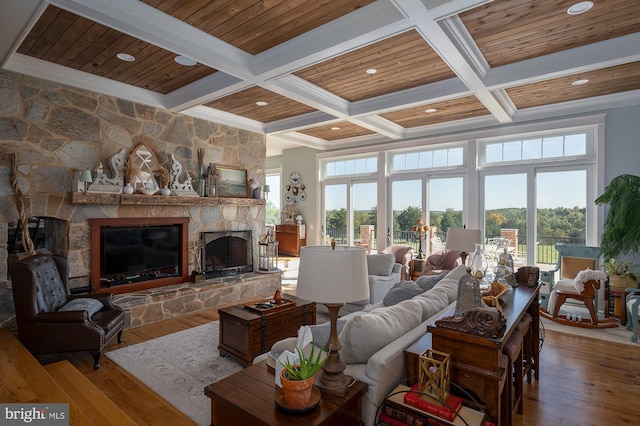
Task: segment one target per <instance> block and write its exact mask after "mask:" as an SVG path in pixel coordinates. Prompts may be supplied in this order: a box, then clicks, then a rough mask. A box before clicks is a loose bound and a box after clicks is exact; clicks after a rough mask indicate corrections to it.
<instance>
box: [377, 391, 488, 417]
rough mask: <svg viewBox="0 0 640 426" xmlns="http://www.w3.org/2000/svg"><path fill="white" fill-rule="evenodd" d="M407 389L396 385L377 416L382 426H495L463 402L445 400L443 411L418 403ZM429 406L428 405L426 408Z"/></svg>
mask: <svg viewBox="0 0 640 426" xmlns="http://www.w3.org/2000/svg"><path fill="white" fill-rule="evenodd" d="M412 389H413V390H417V387H414V388H409V387H407V386H404V385H398V386H397V387H396V388H395V389H394V390H393V392H392V393H391V395H390V396H389V397H387V399H386V400H385V402H384V406H383V407H382V411H381V413H380V423H379V424H380V425H382V426H429V425H433V426H447V425H455V426H457V425H460V426H463V425H465V426H494V425H493V423H491V422H490V421H488V420H487V419H486V417H485V415H484V413H482V412H480V411H476V410H474V409H472V408H469V407H465V406H463V405H462V399H461V398H458V397H456V396H453V399H449V398H448V399H447V401H446V403H447V404H446V405H449V406H450V407H451V408H452V409H453V410H452V409H449V408H446V406H444V405H443V404H437V403H436V402H435V401H425V400H424V399H421V400H420V401H418V399H419V398H418V397H419V394H417V393H416V392H411V391H412ZM427 404H428V405H427Z"/></svg>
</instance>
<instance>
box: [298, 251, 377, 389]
mask: <svg viewBox="0 0 640 426" xmlns="http://www.w3.org/2000/svg"><path fill="white" fill-rule="evenodd" d="M296 296H297V297H299V298H301V299H305V300H309V301H313V302H317V303H323V304H324V305H326V306H327V308H328V309H329V317H330V321H331V322H330V327H331V329H330V330H331V332H330V335H329V340H328V341H327V342H326V344H325V349H326V350H327V351H328V353H329V355H328V359H327V361H326V362H325V364H324V366H323V367H322V372H321V374H320V377H319V379H317V380H316V386H317V387H318V388H320V389H321V390H322V391H325V392H328V393H331V394H334V395H341V396H343V395H344V394H345V393H346V392H347V389H348V387H349V385H350V384H351V382H352V380H353V378H352V377H350V376H347V375H345V374H344V369H345V367H346V366H345V364H344V362H342V360H340V353H339V351H340V349H342V346H341V345H340V341H339V340H338V332H337V322H338V312H339V311H340V308H341V307H342V306H343V305H344V304H345V303H351V302H357V301H359V300H363V299H368V298H369V278H368V273H367V258H366V251H365V249H364V248H362V247H344V246H338V247H333V248H332V247H330V246H306V247H301V248H300V267H299V270H298V286H297V289H296ZM318 343H320V342H318Z"/></svg>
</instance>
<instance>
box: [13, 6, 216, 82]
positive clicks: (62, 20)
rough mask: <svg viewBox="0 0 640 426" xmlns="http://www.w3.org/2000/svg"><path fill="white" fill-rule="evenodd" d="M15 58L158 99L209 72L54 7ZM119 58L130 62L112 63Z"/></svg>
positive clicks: (45, 15) (41, 20) (48, 8)
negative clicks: (99, 79) (124, 56)
mask: <svg viewBox="0 0 640 426" xmlns="http://www.w3.org/2000/svg"><path fill="white" fill-rule="evenodd" d="M18 52H19V53H22V54H24V55H28V56H31V57H34V58H38V59H43V60H46V61H49V62H53V63H55V64H58V65H62V66H67V67H70V68H74V69H77V70H80V71H84V72H87V73H90V74H93V75H96V76H100V77H105V78H108V79H111V80H115V81H119V82H121V83H125V84H130V85H132V86H136V87H140V88H143V89H148V90H152V91H155V92H158V93H162V94H167V93H170V92H172V91H173V90H176V89H179V88H180V87H183V86H185V85H187V84H189V83H192V82H194V81H197V80H199V79H201V78H203V77H206V76H207V75H209V74H212V73H214V72H215V70H214V69H211V68H208V67H206V66H204V65H201V64H196V65H195V66H193V67H185V66H183V65H180V64H178V63H176V62H175V61H174V58H175V56H176V55H175V53H172V52H169V51H167V50H164V49H161V48H159V47H157V46H153V45H151V44H149V43H146V42H144V41H141V40H137V39H135V38H133V37H130V36H128V35H126V34H122V33H121V32H119V31H116V30H114V29H111V28H107V27H105V26H103V25H101V24H98V23H95V22H92V21H90V20H88V19H85V18H83V17H80V16H78V15H75V14H73V13H70V12H67V11H64V10H62V9H59V8H57V7H55V6H49V7H47V9H46V10H45V11H44V13H43V14H42V16H41V17H40V19H39V20H38V22H37V23H36V24H35V26H34V28H33V29H32V31H31V32H30V33H29V34H28V35H27V37H26V38H25V40H24V41H23V43H22V44H21V45H20V47H19V48H18ZM121 52H122V53H127V54H130V55H132V56H134V57H135V58H136V60H135V61H133V62H125V61H121V60H120V59H117V58H116V54H118V53H121Z"/></svg>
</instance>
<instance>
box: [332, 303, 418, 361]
mask: <svg viewBox="0 0 640 426" xmlns="http://www.w3.org/2000/svg"><path fill="white" fill-rule="evenodd" d="M420 322H422V307H421V305H420V303H419V302H418V301H415V300H405V301H403V302H400V303H398V304H397V305H393V306H387V307H382V308H377V309H374V310H372V311H371V312H367V313H362V314H358V315H354V316H353V317H351V319H350V320H349V321H347V323H346V324H345V325H344V328H343V329H342V332H341V333H340V336H339V339H340V344H341V345H342V351H341V352H340V358H341V359H342V361H343V362H345V363H347V364H349V363H366V362H367V360H368V359H369V358H370V357H371V356H372V355H373V354H375V353H376V352H378V351H379V350H380V349H382V348H383V347H385V346H386V345H388V344H389V343H391V342H393V341H394V340H395V339H397V338H398V337H400V336H402V335H403V334H405V333H406V332H407V331H409V330H411V329H412V328H414V327H416V326H417V325H418V324H420Z"/></svg>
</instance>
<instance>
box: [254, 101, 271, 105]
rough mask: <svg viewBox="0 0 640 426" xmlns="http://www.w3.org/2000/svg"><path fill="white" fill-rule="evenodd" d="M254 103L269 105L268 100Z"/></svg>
mask: <svg viewBox="0 0 640 426" xmlns="http://www.w3.org/2000/svg"><path fill="white" fill-rule="evenodd" d="M256 105H258V106H267V105H269V102H265V101H258V102H256Z"/></svg>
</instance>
